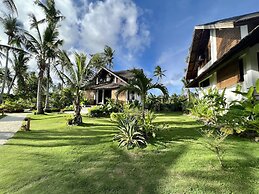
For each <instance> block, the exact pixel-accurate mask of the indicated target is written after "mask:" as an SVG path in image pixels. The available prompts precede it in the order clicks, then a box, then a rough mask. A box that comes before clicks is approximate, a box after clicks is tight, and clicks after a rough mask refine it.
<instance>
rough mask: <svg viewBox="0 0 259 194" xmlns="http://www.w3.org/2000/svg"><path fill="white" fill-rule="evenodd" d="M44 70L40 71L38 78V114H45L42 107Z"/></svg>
mask: <svg viewBox="0 0 259 194" xmlns="http://www.w3.org/2000/svg"><path fill="white" fill-rule="evenodd" d="M43 75H44V70H42V69H40V72H39V76H38V89H37V114H43V113H44V111H43V107H42V82H43Z"/></svg>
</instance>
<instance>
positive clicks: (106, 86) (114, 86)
mask: <svg viewBox="0 0 259 194" xmlns="http://www.w3.org/2000/svg"><path fill="white" fill-rule="evenodd" d="M120 86H122V84H118V83H108V84H107V83H104V84H98V85H94V86H92V87H91V89H93V90H98V89H117V88H119V87H120Z"/></svg>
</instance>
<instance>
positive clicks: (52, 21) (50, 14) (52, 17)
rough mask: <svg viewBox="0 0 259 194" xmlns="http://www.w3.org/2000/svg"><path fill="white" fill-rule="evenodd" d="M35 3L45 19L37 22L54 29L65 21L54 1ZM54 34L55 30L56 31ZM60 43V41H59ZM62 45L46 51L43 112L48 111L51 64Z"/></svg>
mask: <svg viewBox="0 0 259 194" xmlns="http://www.w3.org/2000/svg"><path fill="white" fill-rule="evenodd" d="M35 3H36V4H37V5H38V6H39V7H40V8H42V10H43V11H44V13H45V16H46V17H45V18H44V19H42V20H41V21H39V22H40V23H42V22H47V23H48V25H53V26H56V29H57V28H58V22H59V21H61V20H63V19H65V17H64V16H62V14H61V12H60V11H59V10H57V9H56V6H55V1H54V0H47V1H46V4H44V3H42V2H41V1H39V0H36V1H35ZM56 33H58V32H57V30H56ZM61 41H62V40H61ZM61 44H62V43H61V42H60V44H59V45H54V46H52V47H50V49H49V51H48V63H47V66H46V74H47V85H46V99H45V108H44V110H45V111H46V110H48V109H49V88H50V87H49V84H50V83H49V82H50V79H51V78H50V66H51V64H52V63H53V61H55V57H56V55H57V50H58V46H60V45H61Z"/></svg>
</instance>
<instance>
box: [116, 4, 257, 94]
mask: <svg viewBox="0 0 259 194" xmlns="http://www.w3.org/2000/svg"><path fill="white" fill-rule="evenodd" d="M134 2H135V3H136V5H137V6H139V7H140V8H141V9H143V10H144V14H143V15H142V17H144V18H145V21H146V24H147V25H148V27H149V31H150V37H151V42H150V45H149V46H148V47H147V48H146V49H145V51H144V52H143V54H142V55H141V56H139V58H138V62H139V63H140V64H141V65H142V66H143V67H144V69H145V70H146V71H148V72H152V70H153V68H154V66H155V65H156V64H159V65H161V66H162V67H163V68H164V69H165V70H166V71H167V73H166V76H167V77H166V78H165V79H164V82H165V84H167V86H168V88H169V91H170V93H174V92H176V93H181V88H182V84H181V82H180V79H181V77H182V76H183V75H184V72H183V70H184V68H186V63H185V59H186V56H187V55H188V49H189V47H190V44H191V41H192V34H193V28H194V26H195V25H197V24H202V23H206V22H210V21H214V20H218V19H221V18H226V17H232V16H236V15H241V14H246V13H250V12H256V11H259V2H258V0H246V1H241V0H239V1H236V0H214V1H208V0H195V1H194V0H179V1H175V0H163V1H157V0H149V1H143V0H135V1H134ZM161 2H162V3H161ZM115 68H116V67H115Z"/></svg>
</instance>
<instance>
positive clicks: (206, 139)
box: [200, 125, 234, 167]
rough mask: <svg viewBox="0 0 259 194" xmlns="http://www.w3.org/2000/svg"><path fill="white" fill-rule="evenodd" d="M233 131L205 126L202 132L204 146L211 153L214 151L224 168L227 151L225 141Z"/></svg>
mask: <svg viewBox="0 0 259 194" xmlns="http://www.w3.org/2000/svg"><path fill="white" fill-rule="evenodd" d="M233 132H234V131H233V129H230V128H223V127H222V128H220V129H218V128H215V127H214V126H208V125H207V126H205V127H203V129H202V130H200V133H201V135H202V136H203V139H202V140H201V141H202V143H203V145H204V146H205V147H206V148H207V149H208V150H210V151H212V152H213V153H214V154H215V155H216V157H217V159H218V161H219V164H220V166H221V167H224V163H223V156H224V154H225V151H226V145H224V140H225V139H226V138H227V137H228V136H229V135H232V134H233Z"/></svg>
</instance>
